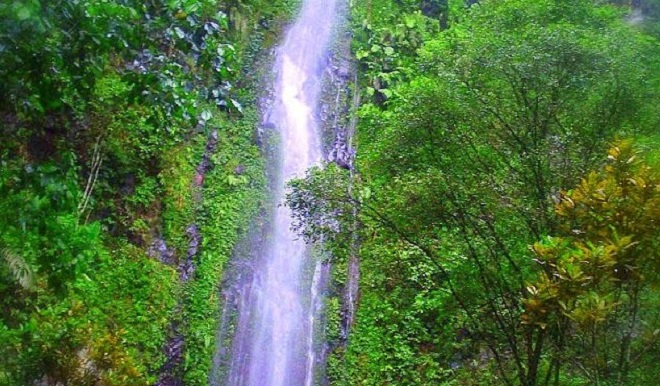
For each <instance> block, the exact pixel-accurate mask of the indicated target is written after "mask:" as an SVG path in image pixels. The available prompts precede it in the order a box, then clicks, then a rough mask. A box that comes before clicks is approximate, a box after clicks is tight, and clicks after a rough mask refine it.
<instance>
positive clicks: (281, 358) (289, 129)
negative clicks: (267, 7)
mask: <svg viewBox="0 0 660 386" xmlns="http://www.w3.org/2000/svg"><path fill="white" fill-rule="evenodd" d="M337 2H338V0H304V1H303V4H302V9H301V11H300V14H299V16H298V19H297V21H296V22H295V23H294V24H293V25H292V26H291V27H290V28H289V30H288V31H287V33H286V35H285V38H284V41H283V43H282V44H281V46H280V47H279V49H278V50H277V53H276V59H275V69H274V71H275V75H276V77H275V85H274V87H273V90H274V93H275V95H274V98H275V100H274V104H273V106H272V108H271V109H270V110H269V111H266V112H264V121H265V123H266V124H267V125H268V126H269V127H275V128H276V130H277V132H278V137H279V139H280V142H279V146H280V151H279V153H280V155H279V158H278V159H277V162H278V164H277V167H276V169H278V170H277V172H276V173H274V174H275V177H273V178H274V181H272V182H273V187H274V191H275V192H274V194H275V197H276V199H277V200H276V201H277V203H278V204H279V205H277V204H276V205H274V208H273V212H274V213H272V220H271V221H269V222H268V223H267V224H266V225H265V227H266V229H264V230H262V232H261V237H257V238H260V240H258V242H255V243H254V244H255V245H258V247H255V246H254V245H253V246H251V249H252V254H253V255H256V257H255V259H254V261H253V262H252V263H251V264H252V266H251V267H250V274H246V275H245V277H244V278H243V279H241V280H239V283H238V284H237V285H236V287H237V288H236V289H235V294H234V295H232V296H226V297H225V298H226V299H230V298H232V299H234V302H235V304H236V305H235V308H236V312H237V313H238V315H237V316H236V319H235V320H236V326H235V331H233V340H232V343H231V345H232V347H231V349H230V350H226V349H224V351H225V352H226V354H225V356H226V357H228V358H229V359H227V360H226V361H225V366H226V367H227V370H226V373H225V375H222V376H219V375H217V374H215V375H214V374H212V376H211V383H212V384H214V385H224V384H226V385H229V386H311V385H313V384H314V383H315V382H314V375H315V370H316V365H317V363H318V362H319V361H320V360H319V358H318V355H317V351H318V350H317V347H318V346H319V344H320V342H316V341H315V334H314V329H315V327H316V326H315V325H316V324H317V323H318V319H319V318H318V315H319V313H320V308H321V306H322V304H323V303H322V296H321V291H322V285H323V282H324V281H325V276H326V274H327V272H326V269H325V267H322V266H321V263H320V262H315V261H314V259H312V258H311V255H310V252H311V251H310V248H309V247H308V246H307V245H306V244H305V242H304V241H303V240H300V239H299V238H298V237H297V235H296V234H294V232H293V231H292V230H291V213H290V211H289V209H288V208H287V207H285V206H284V205H281V203H282V202H283V200H284V196H285V186H286V182H287V181H288V180H289V179H291V178H293V177H302V176H303V175H304V172H305V171H306V170H307V169H308V168H309V167H311V166H313V165H316V164H319V163H320V161H321V158H322V151H321V138H320V137H321V136H320V129H319V123H318V122H317V117H318V116H319V114H318V108H319V104H320V96H321V86H322V77H323V74H324V73H325V72H326V66H327V50H328V43H329V40H330V37H331V35H332V30H333V25H334V23H335V19H336V15H337V5H338V4H337ZM255 248H256V249H258V251H254V249H255ZM221 337H223V338H222V339H220V340H221V341H220V342H219V344H220V345H222V344H223V342H222V340H224V339H225V338H224V335H223V334H222V333H221ZM219 351H223V349H222V348H221V349H220V350H219ZM218 361H219V360H218V359H217V358H216V367H217V366H218V365H217V362H218Z"/></svg>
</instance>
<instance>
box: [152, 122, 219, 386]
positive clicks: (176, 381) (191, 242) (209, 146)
mask: <svg viewBox="0 0 660 386" xmlns="http://www.w3.org/2000/svg"><path fill="white" fill-rule="evenodd" d="M217 147H218V131H217V130H214V131H213V132H211V134H210V135H209V138H208V140H207V142H206V148H205V149H204V155H203V156H202V160H201V161H200V163H199V165H197V168H196V169H195V175H194V177H193V181H191V183H192V185H193V187H194V188H195V193H194V195H193V200H194V201H195V202H194V206H195V207H199V206H200V205H201V203H202V199H203V197H202V188H203V186H204V176H205V175H206V173H208V172H209V170H211V167H212V166H213V165H212V163H211V156H212V155H213V153H215V151H216V149H217ZM186 234H187V235H188V250H187V251H186V255H185V256H184V258H183V259H181V260H180V261H179V265H178V267H177V271H178V272H179V280H180V281H181V283H186V282H187V281H188V280H190V279H191V278H192V277H193V276H194V274H195V257H196V256H197V253H198V252H199V247H200V246H201V245H202V233H201V232H200V230H199V227H198V226H197V224H195V223H193V224H190V225H189V226H188V228H186ZM148 253H149V256H152V257H153V258H156V259H158V260H159V261H161V262H163V263H165V264H170V265H173V264H174V263H175V257H174V251H172V250H170V249H168V248H167V245H166V244H165V240H163V239H162V238H160V237H158V238H156V240H155V241H154V242H153V243H152V245H151V247H150V248H149V250H148ZM180 311H181V305H180V304H179V306H178V309H177V312H175V314H180ZM184 350H185V340H184V338H183V334H182V333H181V331H180V329H179V325H178V323H177V321H172V322H171V324H170V338H169V339H168V341H167V343H166V344H165V347H164V348H163V351H164V352H165V358H166V359H165V364H164V365H163V367H161V369H160V371H159V373H160V376H159V378H158V382H156V384H155V386H183V380H182V379H181V364H182V363H183V354H184Z"/></svg>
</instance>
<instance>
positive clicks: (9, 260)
mask: <svg viewBox="0 0 660 386" xmlns="http://www.w3.org/2000/svg"><path fill="white" fill-rule="evenodd" d="M0 256H1V257H2V261H4V263H5V264H6V265H7V268H9V274H10V276H11V277H12V279H13V280H15V281H17V282H18V284H20V286H21V287H23V289H26V290H29V289H31V288H32V285H33V280H34V275H33V273H32V269H31V268H30V266H29V265H28V263H27V262H26V261H25V259H24V258H23V257H22V256H21V255H19V254H16V253H14V252H13V251H11V250H9V249H8V248H3V249H0Z"/></svg>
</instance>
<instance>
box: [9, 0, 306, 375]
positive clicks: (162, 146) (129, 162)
mask: <svg viewBox="0 0 660 386" xmlns="http://www.w3.org/2000/svg"><path fill="white" fill-rule="evenodd" d="M51 3H52V2H43V1H36V0H13V1H6V2H3V3H2V4H0V26H1V27H0V76H1V77H2V79H3V81H2V84H1V85H0V117H1V123H0V136H1V138H2V141H1V143H0V163H1V166H0V253H1V255H0V302H1V307H0V342H1V343H0V384H2V385H26V384H33V383H34V382H40V384H52V385H55V384H68V385H91V384H102V385H146V384H153V383H154V382H156V380H157V379H158V377H159V374H160V373H161V367H162V366H163V364H164V362H165V359H166V358H165V355H164V351H163V350H164V348H165V344H166V342H167V340H168V339H171V338H172V337H173V335H174V334H179V335H181V336H182V337H183V342H184V348H183V354H182V355H181V357H182V358H183V363H182V364H180V365H178V366H177V369H175V370H174V372H175V373H177V374H178V375H177V376H179V377H182V378H184V379H185V381H186V384H190V385H195V384H206V383H207V377H208V371H209V368H210V362H211V357H212V354H213V350H214V337H215V332H216V331H215V330H216V324H217V317H218V315H217V309H218V307H219V302H218V294H217V288H218V285H219V281H220V278H221V275H222V268H223V265H224V263H225V262H226V260H227V259H228V257H229V255H230V253H231V249H232V246H233V245H234V243H235V241H236V239H237V237H238V234H239V232H240V230H241V229H242V228H245V227H246V226H247V222H248V220H249V219H250V217H252V215H253V213H254V212H255V211H256V210H257V209H258V207H259V205H260V202H261V201H260V200H261V195H262V194H263V193H262V192H263V190H264V177H263V161H262V157H261V153H260V151H259V149H258V148H257V147H256V145H254V143H255V141H254V128H255V126H256V122H257V115H256V106H255V103H254V99H255V97H254V87H253V86H251V85H252V84H253V80H254V79H252V78H251V76H254V74H255V72H254V71H252V72H248V71H246V69H247V68H248V66H254V64H255V63H256V62H255V58H256V54H257V53H258V52H260V49H261V47H266V46H267V45H268V44H271V41H272V40H273V38H272V36H274V35H275V33H277V30H278V28H279V27H278V25H280V24H281V22H282V21H284V20H285V18H287V17H288V15H289V14H290V13H291V11H292V10H293V9H294V8H295V5H296V2H295V1H287V0H274V1H262V0H250V1H246V0H242V1H234V0H232V1H229V0H228V1H211V0H204V1H197V0H196V1H189V0H173V1H161V0H150V1H132V0H125V1H106V0H82V1H79V0H76V1H67V0H65V1H59V2H56V3H52V4H51ZM242 105H245V107H243V106H242ZM214 132H216V134H213V133H214ZM207 141H208V142H213V141H215V146H214V148H213V149H211V150H214V151H212V152H211V154H205V148H206V146H207ZM206 152H208V150H206ZM204 159H207V161H208V162H206V163H204V162H202V161H203V160H204ZM200 165H201V166H200ZM202 198H203V199H202ZM193 225H194V226H195V227H193V228H191V226H193ZM200 235H201V236H200ZM191 250H192V251H191ZM188 260H190V261H188ZM191 264H192V265H193V266H195V267H196V270H194V273H193V274H192V275H189V274H190V273H191V271H190V270H189V267H190V265H191ZM188 276H190V277H188Z"/></svg>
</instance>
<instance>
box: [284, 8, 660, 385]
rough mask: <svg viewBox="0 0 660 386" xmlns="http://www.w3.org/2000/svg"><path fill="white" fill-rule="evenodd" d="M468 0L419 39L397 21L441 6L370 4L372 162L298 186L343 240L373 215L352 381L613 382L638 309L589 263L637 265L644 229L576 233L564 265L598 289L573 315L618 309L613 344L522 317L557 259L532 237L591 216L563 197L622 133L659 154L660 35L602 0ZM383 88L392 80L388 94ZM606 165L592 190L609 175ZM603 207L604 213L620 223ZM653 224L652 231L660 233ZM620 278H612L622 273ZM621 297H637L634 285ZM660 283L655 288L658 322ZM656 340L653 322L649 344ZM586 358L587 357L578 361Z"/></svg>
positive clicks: (366, 88)
mask: <svg viewBox="0 0 660 386" xmlns="http://www.w3.org/2000/svg"><path fill="white" fill-rule="evenodd" d="M463 4H464V3H463V2H460V1H455V2H450V3H449V4H447V9H449V11H448V12H449V14H448V17H447V22H446V28H445V29H444V30H442V31H440V32H438V31H437V29H435V28H437V27H431V28H428V27H427V28H421V29H420V30H419V31H420V35H416V36H419V37H420V38H421V41H420V42H417V41H415V42H414V48H413V49H411V50H406V49H405V47H404V46H405V44H406V43H403V41H407V42H408V43H411V42H412V40H410V38H409V36H408V35H406V36H405V37H403V38H402V39H403V40H400V39H399V40H397V39H390V37H392V36H398V35H397V32H396V30H397V28H400V26H399V25H400V24H401V25H403V27H401V28H404V29H406V31H408V32H410V31H409V30H408V29H407V28H408V26H407V25H406V21H407V20H408V19H409V16H410V15H413V16H412V19H414V18H419V19H415V20H427V21H426V23H429V24H426V25H427V26H433V25H434V24H433V22H432V21H429V19H424V18H425V17H427V18H428V17H437V14H432V13H430V14H428V15H427V16H421V15H417V16H414V15H415V9H416V8H415V7H417V6H418V5H419V3H418V2H414V1H410V2H394V1H385V0H382V1H375V0H374V1H368V2H362V3H360V4H357V3H355V4H354V5H353V9H352V14H353V18H354V19H353V23H354V30H355V31H356V32H355V34H356V43H355V47H354V52H355V53H356V55H357V57H358V59H359V60H360V62H361V66H362V67H361V68H362V69H363V71H364V72H363V78H362V80H361V91H362V92H363V94H367V95H369V94H373V95H374V98H372V99H369V98H367V99H366V103H364V104H363V106H362V107H361V108H360V110H359V112H358V114H359V118H360V122H359V124H358V132H357V137H356V142H357V145H358V152H357V154H358V159H357V166H356V170H357V171H359V175H357V176H356V177H355V178H354V179H353V180H352V181H350V182H346V178H347V177H346V176H344V177H342V176H341V172H339V173H338V172H337V171H336V170H334V169H335V168H333V167H329V168H328V170H323V171H320V170H312V171H311V172H310V173H309V174H308V176H307V177H306V178H305V179H303V180H301V181H298V182H296V183H294V185H293V187H294V190H293V193H292V194H291V195H290V196H289V199H290V200H291V201H292V207H293V208H294V209H296V210H297V211H298V212H299V213H300V217H299V218H298V220H299V222H300V224H299V229H300V230H301V231H302V232H303V234H305V235H306V236H307V237H309V238H312V239H313V238H318V237H323V238H329V239H330V240H332V245H333V248H336V249H337V250H338V251H339V253H337V254H336V255H338V256H345V255H346V254H347V249H348V248H350V245H351V240H350V238H351V237H353V236H351V234H350V233H351V230H352V229H353V228H352V224H354V223H355V222H356V221H357V222H359V223H360V225H361V229H360V231H359V240H360V253H359V254H360V259H361V272H362V276H361V291H362V295H361V298H360V307H359V311H358V317H357V322H356V325H355V327H354V330H353V331H352V334H351V336H350V338H349V342H348V347H347V349H346V350H344V349H343V348H342V347H341V346H340V347H338V348H337V349H336V350H335V351H334V352H333V353H332V354H331V362H330V366H331V367H330V369H331V371H332V374H334V375H333V377H335V378H334V381H336V382H337V384H347V383H348V384H405V385H424V384H448V385H449V384H451V385H455V384H464V385H470V384H493V385H528V386H531V385H534V386H535V385H544V384H545V385H549V384H587V383H589V382H592V383H593V382H601V384H605V383H604V378H605V375H604V374H615V373H616V372H617V371H620V370H616V371H615V370H613V369H612V366H613V365H604V364H602V363H601V364H598V363H596V362H597V361H601V362H602V361H603V360H604V359H603V358H604V357H608V358H614V357H616V356H617V355H619V354H620V352H619V351H617V353H616V354H615V353H614V352H615V351H616V350H619V349H620V348H621V347H622V346H621V345H614V344H613V345H611V348H609V351H606V350H605V349H604V343H603V342H605V341H607V339H609V341H617V342H618V344H628V343H625V342H624V340H625V339H623V338H621V337H622V336H624V335H626V333H625V331H626V329H627V327H625V326H626V323H625V322H624V321H625V320H630V319H627V318H628V316H629V315H630V312H631V311H630V310H631V309H633V308H634V307H632V308H631V307H624V308H625V309H626V311H622V309H620V308H618V306H617V302H618V300H617V298H616V297H612V296H610V295H609V294H608V293H602V292H599V291H597V290H595V289H594V288H593V287H590V285H591V284H589V283H591V282H589V280H593V277H594V276H593V275H594V274H595V273H594V272H592V271H593V270H590V269H587V266H589V267H595V266H596V265H598V264H601V265H602V266H603V267H610V269H614V268H613V267H616V269H617V271H618V272H625V271H626V270H627V268H625V267H624V266H622V265H620V264H618V262H617V263H615V262H614V261H617V260H616V258H615V257H614V256H620V255H622V252H621V251H622V250H623V249H625V250H626V251H629V250H630V248H633V247H632V246H631V247H629V248H627V249H626V246H628V245H631V243H634V241H631V240H630V239H626V237H627V236H629V235H630V234H632V233H635V232H636V231H635V232H620V233H618V234H617V236H616V237H614V236H613V237H611V240H618V241H616V242H615V241H612V242H613V243H615V245H616V248H614V247H608V246H607V245H609V244H603V242H602V240H600V239H597V238H590V239H588V241H586V240H585V241H584V242H583V244H581V246H580V248H578V247H577V246H575V245H573V244H570V245H569V246H568V247H567V248H568V249H567V251H568V250H571V251H575V250H577V251H578V252H575V253H576V256H578V255H577V254H578V253H579V256H580V258H579V259H578V258H577V257H576V258H575V259H576V260H575V262H573V263H570V264H568V265H565V266H563V265H562V266H561V272H555V273H557V274H558V275H561V276H565V277H567V278H569V279H570V280H573V281H575V282H574V283H573V284H572V285H573V287H571V288H573V289H575V288H577V289H580V290H581V291H582V292H580V293H581V294H582V295H580V296H578V294H577V293H573V295H575V296H576V297H575V298H573V299H572V303H571V305H570V307H573V310H579V311H577V312H576V313H575V314H571V315H572V316H573V317H574V318H575V319H576V320H577V319H581V320H583V321H584V323H586V324H585V325H588V324H589V323H591V324H592V325H593V322H594V321H596V320H598V321H599V322H598V323H601V322H600V321H601V320H602V319H603V318H605V319H604V320H605V321H604V322H602V323H604V324H603V327H602V328H599V329H598V331H597V332H598V334H601V335H598V339H599V342H600V343H599V344H598V345H597V347H598V349H599V350H603V352H602V355H603V356H602V357H600V356H598V355H593V354H592V353H591V352H590V351H589V350H590V349H591V347H592V346H590V344H589V343H588V342H589V341H588V339H589V337H588V336H587V335H586V334H584V335H583V334H582V333H578V332H577V329H573V330H571V329H566V328H560V327H556V326H557V324H556V323H555V324H553V327H551V326H550V323H549V322H548V321H545V320H544V321H543V322H542V323H543V324H534V323H529V322H526V323H522V321H523V320H524V319H521V318H522V317H523V316H524V312H525V307H526V305H528V303H526V302H527V299H528V298H529V297H530V290H531V291H536V290H538V288H536V287H534V288H531V287H530V289H528V288H527V287H528V284H529V283H531V282H533V281H534V280H535V279H536V278H537V277H538V275H539V272H540V271H542V270H544V268H543V266H540V265H538V264H537V263H536V262H535V259H537V260H541V259H540V258H539V257H538V256H537V255H535V254H534V252H533V251H532V250H530V248H529V245H532V244H534V243H535V242H536V241H538V240H540V239H543V238H544V237H545V236H547V235H558V234H560V233H562V232H565V234H570V233H571V232H572V231H574V230H576V229H579V228H575V227H574V225H575V224H574V223H572V222H565V221H564V219H563V218H562V216H561V215H560V214H559V213H557V212H555V210H554V208H555V203H556V202H557V201H558V200H560V199H561V197H563V196H562V193H561V192H562V191H568V190H569V189H571V188H572V187H574V186H575V185H577V184H578V183H579V181H580V178H582V177H583V176H584V175H585V173H586V171H588V170H596V169H599V165H601V164H602V162H603V161H602V159H603V157H602V154H604V152H605V149H606V147H607V146H608V145H609V144H610V143H611V142H612V141H613V140H614V139H615V138H616V137H641V138H644V140H643V141H644V143H645V144H646V145H645V146H646V147H647V148H649V150H650V153H649V156H647V157H651V158H653V157H654V156H653V155H652V154H655V153H657V151H656V148H657V123H658V119H659V118H660V116H659V115H658V112H657V109H656V108H655V106H656V105H657V102H656V101H657V100H658V87H657V81H658V77H657V74H658V72H657V68H658V67H657V59H658V56H657V52H655V47H656V46H657V42H655V41H654V40H652V39H649V37H648V36H645V35H643V34H641V33H639V32H638V31H636V30H635V29H634V28H633V27H631V26H629V25H627V24H626V23H625V22H624V20H623V14H622V13H621V12H620V11H619V10H617V9H615V8H613V7H609V6H602V5H594V4H593V3H592V2H591V1H570V2H568V1H544V0H538V1H532V2H529V1H526V2H522V1H518V0H507V1H484V2H480V3H479V4H478V5H473V6H472V7H470V8H465V7H464V6H463ZM440 12H442V11H440ZM434 15H436V16H434ZM412 19H411V20H412ZM440 22H441V24H442V20H440ZM411 25H412V23H411ZM420 25H421V24H420ZM442 27H445V25H442ZM401 36H403V35H401ZM397 44H401V47H400V48H397V46H396V45H397ZM373 46H377V47H375V48H373V50H372V47H373ZM386 47H391V48H392V49H391V50H390V49H387V50H385V48H386ZM394 63H396V67H388V66H392V65H393V64H394ZM382 69H386V71H383V70H382ZM395 71H398V72H397V73H395ZM381 72H384V73H387V74H394V75H393V77H392V78H387V79H386V77H384V76H383V75H382V74H381ZM399 74H403V76H399ZM387 76H389V75H387ZM375 79H378V81H377V82H376V81H375ZM380 82H382V83H380ZM382 84H386V87H383V86H382ZM381 89H383V90H387V91H386V92H379V93H377V92H375V91H376V90H381ZM363 100H364V99H363ZM645 178H646V177H645ZM645 178H643V179H644V180H645V181H646V179H645ZM587 180H588V181H591V177H590V178H588V179H587ZM597 181H598V180H593V181H592V182H593V183H594V184H596V185H594V189H592V190H590V191H598V188H597ZM637 184H640V182H637ZM598 186H599V185H598ZM651 189H652V188H651ZM603 194H606V193H603ZM627 194H628V193H626V195H627ZM632 197H635V195H632V196H631V198H630V199H632ZM588 207H592V208H594V210H595V208H596V207H597V205H596V203H595V202H594V203H592V204H585V208H588ZM631 207H639V208H640V211H642V209H641V206H640V205H637V206H635V205H631ZM610 209H612V208H610ZM354 210H357V212H358V217H357V219H356V218H355V217H354V216H353V215H352V213H354V212H353V211H354ZM608 210H609V209H608ZM612 210H614V209H612ZM606 213H609V212H606ZM649 215H652V212H649ZM594 216H600V217H599V218H600V220H598V221H602V224H603V229H609V227H612V226H613V225H612V223H613V222H614V221H615V218H610V215H605V214H603V213H600V212H598V214H597V215H596V214H595V215H594ZM621 216H622V217H623V218H627V217H626V216H627V214H624V213H621ZM592 220H597V219H595V217H594V218H592ZM652 226H655V225H652ZM565 227H569V228H566V229H565ZM562 234H563V233H562ZM573 237H575V236H573ZM584 237H586V235H585V236H584ZM639 237H640V239H644V240H647V241H645V243H646V242H648V240H653V239H654V237H655V236H650V235H649V234H647V233H644V232H642V233H640V234H639ZM555 241H557V240H556V239H555ZM562 245H563V244H562ZM635 245H637V244H635ZM567 253H568V252H567ZM577 261H580V263H578V262H577ZM596 261H597V262H598V264H596V263H595V262H596ZM587 262H588V263H589V264H587ZM608 264H609V265H608ZM612 264H613V265H612ZM631 266H634V265H631ZM546 269H548V268H547V264H546ZM557 269H560V268H557ZM654 269H655V268H654ZM633 271H634V272H637V269H633ZM639 271H640V272H641V271H642V269H639ZM644 271H645V272H654V270H651V269H650V268H649V267H646V268H644ZM337 272H338V273H337V274H345V271H344V270H339V271H337ZM628 272H630V270H628ZM653 275H655V274H653ZM569 279H567V280H569ZM335 280H337V281H339V282H340V281H341V280H342V279H335ZM581 280H582V281H581ZM585 280H586V281H585ZM603 280H604V281H601V282H599V283H600V284H598V285H597V286H598V287H599V289H602V288H601V287H605V286H609V285H613V284H612V283H610V281H609V279H603ZM617 280H619V282H621V278H618V279H617ZM576 283H577V284H576ZM594 283H595V282H594ZM605 283H607V284H605ZM583 284H584V285H585V287H584V288H583V287H582V285H583ZM587 284H588V285H587ZM619 284H620V283H619ZM594 286H596V284H594ZM619 288H623V287H621V286H620V287H619ZM566 291H569V289H567V290H566ZM569 292H570V291H569ZM640 294H641V293H640ZM620 296H622V297H624V298H625V299H626V301H627V302H628V303H627V304H631V303H630V300H631V299H632V295H630V294H629V293H626V292H625V291H623V292H621V293H620ZM640 296H641V295H640ZM655 297H657V295H654V293H653V291H648V292H646V293H644V295H643V296H641V297H640V299H642V298H643V299H645V300H644V302H645V303H644V305H643V306H640V307H639V308H638V309H639V310H640V311H641V312H642V313H646V314H645V318H646V317H649V318H651V319H647V320H652V319H653V317H654V316H653V315H655V312H654V311H653V309H654V305H655V303H654V300H652V299H654V298H655ZM566 304H567V305H568V303H566ZM557 307H559V306H557ZM642 310H643V311H642ZM583 311H584V312H583ZM591 311H593V313H592V312H591ZM612 314H616V316H615V317H613V318H609V316H608V315H612ZM626 315H627V316H626ZM564 317H565V318H568V317H567V316H564ZM638 317H639V315H638ZM638 320H640V319H638ZM575 323H577V322H575ZM576 325H577V324H576ZM605 325H606V326H607V327H604V326H605ZM608 328H611V330H608ZM651 330H653V327H651V328H650V330H649V331H651ZM557 331H562V333H564V334H569V335H562V334H561V333H558V332H557ZM570 331H574V332H575V335H570ZM617 334H619V335H617ZM605 336H607V337H608V338H607V339H605V338H604V337H605ZM615 336H616V338H615ZM560 337H561V338H560ZM561 339H564V340H563V341H562V342H561V343H560V340H561ZM569 342H570V344H569ZM653 342H654V340H653V339H652V338H651V337H650V335H649V336H648V337H646V338H644V339H639V340H637V341H636V343H635V344H638V345H639V346H637V348H641V347H646V348H650V347H654V346H653V344H654V343H653ZM629 343H630V342H629ZM635 344H632V343H631V345H633V346H634V345H635ZM569 345H570V348H569ZM614 347H616V348H614ZM626 350H628V349H627V348H626V349H624V350H623V352H629V351H626ZM639 352H640V353H643V354H642V356H640V358H642V357H644V358H646V360H647V362H644V363H646V364H645V365H644V370H640V371H639V372H637V373H635V372H634V371H629V372H628V373H629V377H628V378H626V377H622V378H626V379H622V378H620V377H619V376H618V375H617V376H614V375H613V377H612V379H610V380H609V382H611V383H612V384H627V383H625V382H628V383H630V382H637V383H630V384H640V385H641V384H644V379H643V378H639V377H638V374H643V373H644V371H650V372H653V371H654V370H652V366H649V365H647V363H652V362H653V358H654V355H651V354H649V352H648V351H644V350H643V349H642V350H641V351H639ZM558 353H562V354H558ZM587 358H592V359H593V361H591V362H590V361H589V360H591V359H587ZM583 359H584V361H583V362H580V363H581V365H582V366H583V367H585V369H586V370H585V371H582V370H580V369H579V366H578V365H575V366H571V365H570V363H573V364H575V363H578V361H581V360H583ZM571 361H573V362H571ZM612 361H613V359H610V362H612ZM619 363H626V360H624V361H623V362H619ZM599 366H602V367H599ZM594 369H597V370H594ZM472 373H477V375H474V376H473V375H471V374H472ZM633 373H634V374H633ZM468 374H470V375H469V376H468ZM617 374H620V373H617ZM594 375H597V376H596V378H594ZM557 382H559V383H557ZM617 382H618V383H617Z"/></svg>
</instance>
